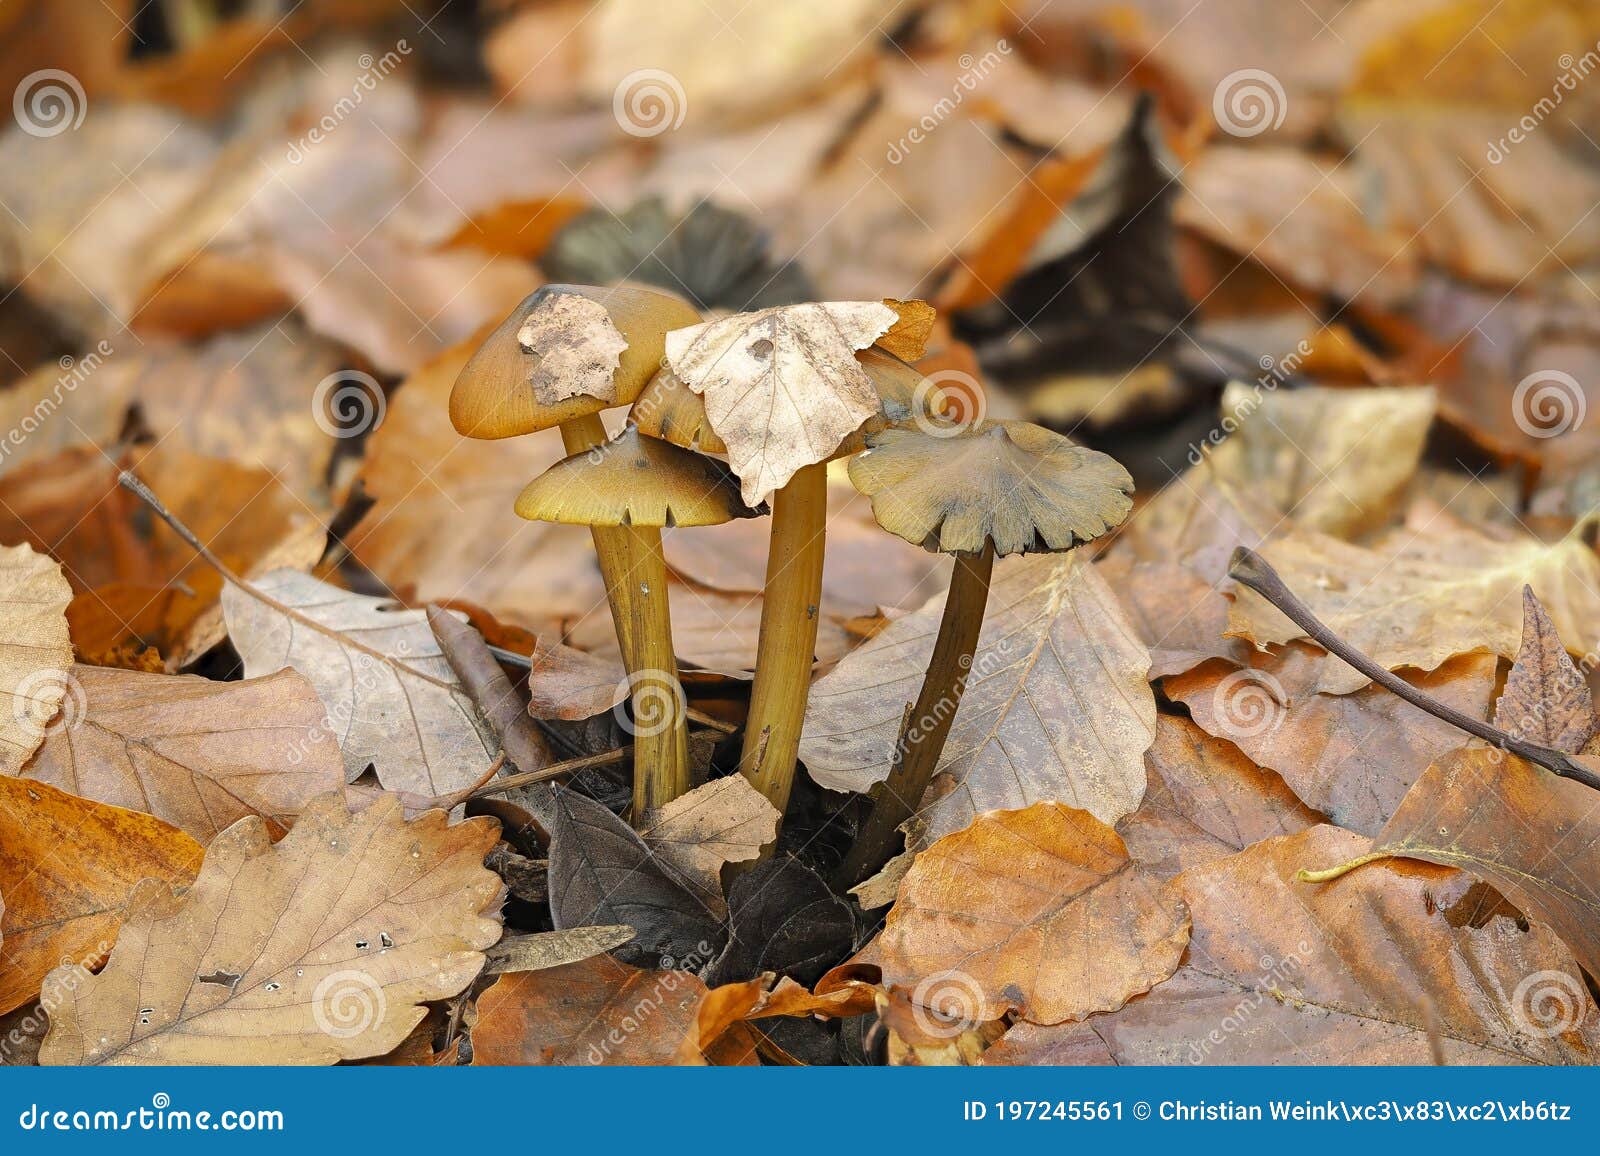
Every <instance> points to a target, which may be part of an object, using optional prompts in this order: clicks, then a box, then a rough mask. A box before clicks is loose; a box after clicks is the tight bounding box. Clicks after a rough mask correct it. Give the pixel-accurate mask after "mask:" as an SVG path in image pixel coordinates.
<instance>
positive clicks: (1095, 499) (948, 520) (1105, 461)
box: [850, 421, 1133, 556]
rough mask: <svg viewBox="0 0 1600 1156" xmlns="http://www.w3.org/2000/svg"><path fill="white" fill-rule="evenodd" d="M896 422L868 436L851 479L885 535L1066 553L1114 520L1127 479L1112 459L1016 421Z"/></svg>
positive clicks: (1126, 504)
mask: <svg viewBox="0 0 1600 1156" xmlns="http://www.w3.org/2000/svg"><path fill="white" fill-rule="evenodd" d="M928 429H929V430H931V431H932V432H927V431H925V430H924V429H923V428H920V427H910V426H895V427H891V428H889V429H886V430H882V431H881V432H879V433H876V434H873V435H872V436H871V437H869V438H868V439H867V443H868V449H867V452H865V453H863V454H862V455H861V456H859V457H857V458H855V459H853V460H852V461H851V463H850V480H851V481H852V482H853V483H855V486H856V488H857V489H858V490H860V491H861V492H862V493H863V494H866V495H867V496H868V497H869V498H871V499H872V514H873V517H875V518H877V520H878V524H879V525H880V526H882V527H883V528H884V529H885V530H888V531H889V532H890V533H891V534H896V535H898V536H899V537H901V538H904V539H905V540H906V541H908V542H911V543H913V544H914V545H919V546H922V547H924V548H925V549H928V550H934V551H942V552H944V553H978V552H979V551H981V550H982V549H983V548H984V542H985V540H986V539H993V541H994V548H995V553H996V554H998V555H1001V556H1004V555H1006V554H1028V553H1048V552H1051V551H1054V550H1069V549H1071V548H1072V547H1073V546H1075V545H1078V544H1079V543H1081V542H1088V541H1091V540H1093V539H1095V538H1098V537H1099V536H1100V535H1102V534H1104V533H1105V532H1106V531H1107V530H1110V529H1111V528H1112V527H1114V526H1116V525H1118V524H1119V523H1121V521H1122V520H1123V519H1124V518H1126V517H1127V516H1128V511H1129V510H1131V509H1132V508H1133V499H1132V498H1131V497H1130V495H1131V494H1132V492H1133V479H1132V478H1131V477H1129V475H1128V471H1127V470H1125V469H1123V468H1122V466H1121V465H1119V464H1118V463H1117V461H1116V460H1115V459H1114V458H1111V457H1108V456H1107V455H1105V454H1102V453H1100V452H1098V451H1096V450H1091V449H1088V448H1086V447H1084V446H1080V445H1077V444H1076V443H1074V442H1072V441H1071V440H1069V439H1068V438H1065V437H1062V436H1061V435H1060V434H1057V433H1052V432H1051V431H1050V430H1047V429H1043V428H1041V427H1040V426H1036V425H1031V424H1029V423H1027V422H1018V421H985V422H981V423H979V424H977V425H974V426H969V427H960V426H940V425H936V424H932V423H928Z"/></svg>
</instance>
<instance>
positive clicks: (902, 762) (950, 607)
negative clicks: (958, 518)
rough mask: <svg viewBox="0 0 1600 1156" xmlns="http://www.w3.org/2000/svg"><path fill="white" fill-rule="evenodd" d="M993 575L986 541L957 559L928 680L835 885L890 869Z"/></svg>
mask: <svg viewBox="0 0 1600 1156" xmlns="http://www.w3.org/2000/svg"><path fill="white" fill-rule="evenodd" d="M993 572H994V542H993V541H992V540H990V541H987V542H985V543H984V548H983V553H981V554H975V555H974V554H957V555H956V565H955V570H954V571H952V573H951V575H950V593H949V594H948V595H947V596H946V597H945V603H944V617H943V618H941V619H940V620H939V636H938V637H937V638H936V639H935V640H934V643H933V657H932V658H930V659H929V660H928V673H927V674H926V675H924V676H923V679H922V689H921V690H920V691H919V692H918V693H917V701H916V703H915V704H914V705H913V706H912V707H911V709H910V711H909V712H908V713H907V715H906V718H905V721H904V722H903V723H902V724H901V728H900V738H899V741H898V742H896V743H895V751H894V759H893V761H892V762H891V763H890V766H889V777H888V778H886V779H885V780H884V781H883V782H881V783H879V784H878V785H877V786H876V787H874V788H873V789H872V813H871V815H869V816H868V818H867V822H866V825H865V826H863V827H862V829H861V833H860V834H859V835H857V836H856V841H855V844H854V845H853V846H852V847H851V849H850V853H849V854H848V855H847V856H845V861H844V863H843V864H841V865H840V867H839V882H840V883H841V884H842V885H843V886H845V887H853V886H854V885H855V884H857V883H860V882H861V881H862V880H863V879H865V878H867V876H869V875H871V874H872V873H873V872H875V871H877V870H878V869H879V868H881V867H882V866H883V865H884V864H885V863H886V862H888V860H889V857H890V856H891V855H892V854H893V853H894V847H895V833H896V831H898V830H899V827H900V824H901V823H904V822H905V821H906V820H907V819H909V818H910V817H911V816H912V815H913V814H915V813H916V809H917V804H918V803H920V802H921V801H922V796H923V793H924V792H925V791H927V789H928V783H929V782H931V781H932V779H933V771H934V768H935V767H937V766H938V765H939V756H940V755H941V754H943V753H944V744H945V740H947V739H948V738H949V737H950V727H951V725H952V724H953V723H954V722H955V717H956V708H957V707H958V706H960V705H961V694H962V692H963V691H965V690H966V688H967V678H968V676H969V675H970V674H971V671H972V656H973V653H974V652H975V651H976V650H977V649H978V635H979V633H980V632H981V631H982V630H983V612H984V608H985V607H986V606H987V605H988V603H989V577H990V575H991V574H992V573H993Z"/></svg>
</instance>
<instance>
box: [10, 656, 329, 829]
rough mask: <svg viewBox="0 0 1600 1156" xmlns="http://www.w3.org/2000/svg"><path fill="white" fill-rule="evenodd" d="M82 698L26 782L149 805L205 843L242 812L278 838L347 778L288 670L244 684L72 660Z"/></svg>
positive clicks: (312, 704)
mask: <svg viewBox="0 0 1600 1156" xmlns="http://www.w3.org/2000/svg"><path fill="white" fill-rule="evenodd" d="M72 677H73V679H74V680H75V681H76V683H77V685H78V687H79V688H80V689H81V691H82V694H83V698H84V701H83V705H82V709H81V712H80V713H79V714H78V716H77V717H76V718H75V719H74V720H73V722H72V725H71V726H70V727H67V728H63V729H60V730H57V731H54V732H52V733H51V734H50V736H49V737H48V738H47V739H46V740H45V743H44V746H43V747H41V748H40V749H39V753H38V754H36V755H35V756H34V757H33V760H32V761H31V762H29V763H28V765H27V766H26V767H24V768H23V769H22V775H23V777H25V778H29V779H35V780H37V781H39V782H42V783H49V784H51V785H52V786H56V787H60V788H61V789H62V790H65V791H71V792H72V793H73V794H75V795H82V796H83V797H85V798H89V799H94V800H95V801H96V802H100V803H110V804H112V805H113V806H118V807H126V808H128V809H129V810H131V811H147V812H149V813H150V814H152V815H154V816H156V817H157V818H158V819H164V820H165V821H167V822H168V823H171V824H173V825H174V826H176V827H180V828H182V829H183V830H184V831H186V832H188V833H189V834H190V835H192V836H194V838H196V839H198V840H200V841H201V842H202V843H206V842H210V840H211V838H212V837H213V836H214V835H216V834H217V833H218V832H219V831H221V830H222V829H223V828H225V827H227V826H229V825H230V824H231V823H233V822H234V821H235V820H237V819H242V818H243V817H244V816H246V815H260V816H261V817H262V818H263V819H265V820H266V822H267V829H268V831H269V832H270V833H271V834H272V836H273V837H274V838H277V837H279V836H281V835H282V834H283V833H284V832H285V831H287V830H288V829H289V827H290V825H291V824H292V823H293V820H294V816H295V815H297V814H299V812H300V809H301V808H302V807H303V806H305V804H306V803H307V802H308V801H310V800H311V799H312V798H314V797H316V796H317V795H320V794H323V793H324V792H326V791H332V790H338V789H339V788H340V787H341V786H342V785H343V783H344V763H343V761H342V760H341V758H340V757H339V748H338V744H337V742H336V741H335V739H334V736H333V734H332V733H331V732H330V731H329V730H328V729H327V728H326V727H325V725H324V719H325V717H326V715H327V711H326V709H325V708H324V707H323V705H322V702H321V700H320V699H318V698H317V694H316V691H315V690H313V689H312V687H311V684H310V683H308V682H307V681H306V679H305V678H304V677H303V676H301V675H300V674H298V673H297V672H295V671H292V670H283V671H279V672H278V673H277V674H273V675H268V676H267V677H265V678H254V679H246V680H244V681H243V682H212V681H209V680H207V679H203V678H193V677H189V676H176V675H166V674H146V673H140V672H136V671H128V670H112V669H108V668H104V667H95V666H77V667H74V668H73V672H72Z"/></svg>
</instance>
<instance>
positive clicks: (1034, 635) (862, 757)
mask: <svg viewBox="0 0 1600 1156" xmlns="http://www.w3.org/2000/svg"><path fill="white" fill-rule="evenodd" d="M943 603H944V597H943V596H942V595H941V596H939V597H936V598H934V599H932V600H930V601H929V602H928V604H927V605H926V606H924V607H923V608H922V609H920V610H918V611H916V612H915V613H913V614H908V615H906V616H905V617H904V618H899V619H896V620H895V621H894V622H891V623H890V624H889V625H888V626H887V627H885V628H884V630H883V631H882V632H880V633H879V634H877V635H876V636H875V637H873V638H872V639H871V640H869V641H868V642H867V643H865V644H864V645H863V646H861V647H860V648H859V649H857V650H855V651H854V652H852V653H851V654H850V655H848V656H846V658H845V659H844V660H843V661H841V662H840V664H839V666H838V667H837V668H836V669H835V670H833V671H832V672H830V673H829V674H828V675H826V676H825V677H823V678H822V679H819V680H818V681H817V683H816V685H815V686H813V687H812V690H811V700H810V704H809V706H808V707H807V711H806V726H805V731H804V734H803V736H802V739H801V743H800V757H801V759H802V760H803V761H804V762H805V764H806V768H807V770H808V771H809V772H810V774H811V777H812V778H813V779H815V780H816V781H817V782H818V783H820V784H821V785H823V786H824V787H827V788H828V789H829V790H835V791H867V790H869V789H870V788H871V787H872V785H873V784H874V783H876V782H878V781H880V780H882V779H883V778H884V777H885V776H886V775H887V774H888V772H889V762H890V759H891V757H892V755H893V752H894V745H895V742H896V740H897V737H898V735H899V729H900V722H901V718H902V716H903V714H904V712H905V704H906V703H908V702H911V701H912V700H913V699H915V697H916V694H917V688H918V686H920V684H921V682H922V677H923V674H924V673H925V671H926V669H927V664H928V659H929V655H930V654H931V653H932V650H933V641H934V637H935V635H936V634H937V632H938V625H939V619H940V616H941V615H942V613H943V610H944V606H943ZM1149 667H1150V655H1149V652H1148V651H1147V650H1145V648H1144V644H1143V643H1141V642H1140V641H1139V639H1138V637H1137V636H1136V635H1135V634H1134V631H1133V628H1132V627H1131V626H1130V625H1129V624H1128V621H1127V619H1126V618H1125V617H1124V615H1123V613H1122V608H1121V607H1120V606H1119V605H1118V604H1117V600H1116V598H1115V596H1114V595H1113V594H1112V593H1111V591H1110V589H1109V588H1108V587H1107V586H1106V584H1105V581H1104V579H1102V578H1101V577H1100V575H1099V573H1098V572H1097V571H1096V570H1095V568H1094V566H1093V565H1092V564H1091V563H1090V562H1088V561H1087V560H1086V559H1084V558H1081V557H1080V555H1079V554H1077V553H1071V554H1066V555H1062V556H1045V557H1038V558H1025V559H1017V560H1014V561H1009V562H1001V563H999V564H997V565H996V567H995V580H994V584H993V587H992V589H991V591H990V594H989V603H988V609H987V611H986V613H985V616H984V625H983V633H982V634H981V635H980V636H979V640H978V648H977V650H976V652H975V653H974V654H973V659H972V666H971V673H970V675H969V678H968V682H967V686H966V692H965V694H964V695H963V697H962V699H961V706H960V709H959V710H958V711H957V713H956V717H955V722H954V724H953V725H952V727H951V730H950V737H949V740H948V742H947V743H946V745H945V749H944V754H943V757H942V761H941V763H940V766H939V771H938V773H937V774H936V778H935V782H934V789H937V788H938V787H939V778H938V776H939V775H943V776H949V777H950V778H952V779H954V780H955V783H956V786H955V788H954V789H953V790H951V791H949V793H948V794H943V795H941V796H940V797H938V798H936V799H932V798H930V800H925V803H926V806H925V808H924V809H923V811H922V812H921V813H920V814H919V815H918V816H917V817H916V819H915V820H913V826H912V837H911V840H910V845H911V846H913V847H919V848H920V847H925V846H927V845H929V844H930V843H932V842H934V841H935V840H936V839H938V838H940V837H941V836H943V835H947V834H949V833H951V832H952V831H959V830H960V829H961V828H963V827H965V826H967V824H969V823H971V822H972V820H973V819H974V818H976V817H977V816H978V815H980V814H982V813H983V812H984V811H991V810H1019V809H1021V808H1023V807H1027V806H1029V805H1030V804H1032V803H1036V802H1061V803H1066V804H1068V805H1070V806H1074V807H1079V808H1081V809H1083V810H1086V811H1088V812H1089V813H1090V814H1092V815H1094V816H1095V817H1096V818H1098V819H1099V820H1100V821H1101V822H1104V823H1115V822H1116V821H1117V820H1118V819H1120V818H1122V816H1124V815H1126V814H1128V813H1129V812H1131V811H1132V810H1134V808H1136V807H1137V806H1138V805H1139V800H1140V798H1141V797H1142V796H1143V794H1144V785H1145V773H1144V752H1145V751H1146V750H1147V749H1148V748H1149V746H1150V744H1151V742H1152V741H1154V738H1155V727H1156V703H1155V696H1154V695H1153V694H1152V693H1151V690H1150V686H1149V684H1148V683H1147V682H1146V681H1145V672H1146V671H1147V670H1148V669H1149Z"/></svg>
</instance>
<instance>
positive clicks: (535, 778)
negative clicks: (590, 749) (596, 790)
mask: <svg viewBox="0 0 1600 1156" xmlns="http://www.w3.org/2000/svg"><path fill="white" fill-rule="evenodd" d="M631 754H633V752H632V751H631V750H628V749H626V748H623V749H620V750H615V751H602V752H601V753H600V754H598V755H585V756H584V757H583V758H581V759H568V760H567V761H566V762H564V763H552V764H550V765H549V766H548V767H544V768H543V769H541V770H537V771H523V772H521V773H520V774H515V775H507V776H505V778H503V779H496V780H494V781H493V782H492V783H489V784H488V785H487V786H482V787H479V788H477V789H476V790H474V791H473V792H472V794H470V795H468V796H467V798H469V799H482V798H486V797H487V796H489V795H498V794H500V793H501V792H502V791H509V790H510V789H511V788H512V787H527V786H531V785H533V784H534V783H546V782H549V781H550V780H551V779H559V778H562V777H563V776H565V775H575V774H577V773H578V772H579V771H587V770H589V769H590V768H591V767H609V766H611V765H612V764H614V763H622V762H626V761H627V760H628V757H629V756H630V755H631Z"/></svg>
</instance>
